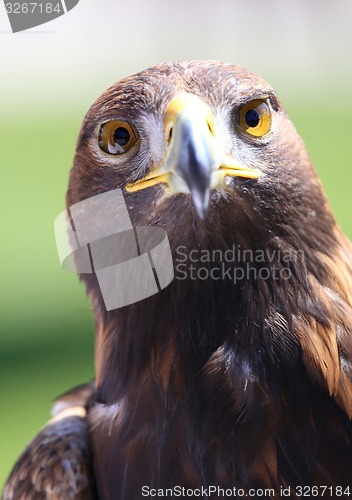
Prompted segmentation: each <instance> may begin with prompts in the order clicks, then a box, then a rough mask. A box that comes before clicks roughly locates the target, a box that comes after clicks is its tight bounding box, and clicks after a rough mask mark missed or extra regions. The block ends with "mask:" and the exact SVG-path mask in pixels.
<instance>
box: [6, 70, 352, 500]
mask: <svg viewBox="0 0 352 500" xmlns="http://www.w3.org/2000/svg"><path fill="white" fill-rule="evenodd" d="M116 188H120V189H122V190H123V194H124V198H125V202H126V205H127V207H128V211H129V215H130V217H131V221H132V223H133V226H136V227H138V226H157V227H160V228H163V229H164V230H165V231H166V232H167V234H168V239H169V242H170V247H171V252H172V256H173V261H174V264H175V278H174V280H173V281H172V283H171V284H170V285H169V286H168V287H166V288H165V289H163V290H161V291H160V292H159V293H157V294H154V295H153V296H151V297H149V298H146V299H144V300H141V301H139V302H136V303H134V304H130V305H128V306H125V307H121V308H119V309H114V310H110V311H107V310H106V308H105V306H104V302H103V300H102V295H101V291H100V288H99V286H98V282H97V278H96V275H95V274H81V279H82V280H83V281H84V282H85V285H86V288H87V293H88V294H89V296H90V297H91V300H92V307H93V311H94V316H95V321H96V352H95V364H96V377H95V382H94V384H91V385H88V386H86V387H81V388H78V389H76V390H73V391H72V392H71V393H68V394H67V395H65V396H63V397H62V398H61V399H59V401H58V403H57V405H56V413H57V415H56V416H55V417H54V419H53V420H52V421H50V422H49V423H48V424H47V426H46V427H44V429H43V430H42V431H41V432H40V433H39V434H38V436H37V437H36V438H35V439H34V440H33V441H32V443H31V444H30V445H29V446H28V448H27V449H26V450H25V451H24V454H23V455H22V457H21V458H20V459H19V461H18V463H17V464H16V466H15V468H14V470H13V472H12V474H11V476H10V478H9V481H8V484H7V486H6V487H5V492H4V494H3V499H4V500H11V499H12V500H16V499H26V500H27V499H28V500H30V499H64V500H70V499H93V498H96V499H97V498H100V499H104V500H110V499H111V500H137V499H138V500H140V499H141V498H144V497H146V498H152V497H153V496H155V495H157V496H158V497H162V496H168V497H171V498H176V497H178V496H179V493H180V492H181V493H182V492H183V493H184V494H187V495H188V496H194V497H202V498H207V497H211V498H227V497H228V496H229V494H230V493H231V491H232V492H233V496H236V495H234V493H236V491H235V490H236V489H237V493H239V495H237V496H241V494H242V493H243V495H244V496H246V495H247V496H252V497H253V498H260V497H261V496H262V495H263V491H264V490H265V491H270V492H271V496H272V497H273V496H276V497H280V496H282V495H283V491H285V494H286V496H288V494H289V496H290V497H291V498H292V497H295V496H301V495H303V493H304V492H306V494H307V496H318V497H323V496H324V494H325V495H328V496H330V497H332V498H348V495H349V494H351V493H352V491H349V489H348V488H349V487H350V486H351V483H352V423H351V417H352V249H351V244H350V242H349V241H348V239H347V238H346V237H345V236H344V235H343V234H342V232H341V230H340V228H339V227H338V225H337V224H336V222H335V220H334V217H333V215H332V213H331V210H330V207H329V205H328V202H327V199H326V197H325V194H324V192H323V189H322V186H321V183H320V181H319V180H318V178H317V176H316V173H315V171H314V168H313V166H312V164H311V161H310V159H309V157H308V155H307V152H306V150H305V147H304V144H303V142H302V140H301V139H300V138H299V136H298V134H297V132H296V131H295V129H294V127H293V125H292V123H291V122H290V120H289V118H288V117H287V115H286V113H285V111H284V109H283V107H282V105H281V103H280V101H279V100H278V98H277V96H276V93H275V92H274V90H273V89H272V88H271V87H270V86H269V85H268V84H267V83H266V82H265V81H263V80H262V79H261V78H259V77H257V76H256V75H254V74H252V73H250V72H249V71H247V70H246V69H244V68H242V67H239V66H234V65H232V64H227V63H220V62H207V61H191V62H175V63H168V64H161V65H159V66H156V67H153V68H150V69H147V70H145V71H142V72H141V73H138V74H136V75H133V76H130V77H128V78H125V79H123V80H121V81H119V82H117V83H116V84H115V85H113V86H112V87H111V88H109V89H108V90H107V91H106V92H104V93H103V95H102V96H101V97H99V99H98V100H97V101H96V102H95V103H94V104H93V105H92V107H91V108H90V109H89V111H88V113H87V115H86V117H85V119H84V122H83V125H82V129H81V133H80V136H79V139H78V145H77V151H76V156H75V160H74V166H73V168H72V171H71V175H70V181H69V189H68V194H67V205H68V207H71V206H72V205H74V204H76V203H78V202H80V201H82V200H86V199H89V198H91V197H93V196H95V195H98V194H101V193H105V192H109V191H112V190H114V189H116ZM226 252H227V254H226ZM231 252H232V253H231ZM230 253H231V255H234V254H236V255H235V257H236V258H232V259H229V258H225V257H226V255H229V254H230ZM180 264H182V266H183V267H182V268H181V267H180V266H179V265H180ZM177 266H179V267H177ZM214 269H216V270H217V272H216V273H215V272H214ZM200 270H202V273H200ZM268 270H269V271H268ZM265 271H266V272H265ZM274 271H275V273H274ZM314 488H315V489H314ZM324 488H325V489H324ZM323 489H324V491H323ZM324 492H325V493H324ZM316 493H318V494H316Z"/></svg>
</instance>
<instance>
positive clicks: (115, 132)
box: [99, 120, 139, 155]
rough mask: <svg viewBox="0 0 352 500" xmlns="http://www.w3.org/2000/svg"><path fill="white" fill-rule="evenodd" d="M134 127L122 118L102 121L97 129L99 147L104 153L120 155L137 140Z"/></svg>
mask: <svg viewBox="0 0 352 500" xmlns="http://www.w3.org/2000/svg"><path fill="white" fill-rule="evenodd" d="M138 138H139V136H138V134H137V132H136V130H135V128H134V127H133V126H132V125H131V124H130V123H128V122H125V121H122V120H111V121H109V122H106V123H103V124H102V126H101V127H100V131H99V147H100V149H102V150H103V151H104V152H105V153H108V154H111V155H121V154H124V153H127V151H129V150H130V149H131V148H132V146H134V144H136V142H137V141H138Z"/></svg>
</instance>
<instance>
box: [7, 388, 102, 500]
mask: <svg viewBox="0 0 352 500" xmlns="http://www.w3.org/2000/svg"><path fill="white" fill-rule="evenodd" d="M89 387H91V386H89ZM83 390H84V391H85V392H86V393H88V392H89V391H88V386H87V387H85V388H82V387H80V388H78V389H75V390H73V391H71V392H70V393H67V394H65V395H63V396H62V397H61V398H60V399H59V400H58V401H57V402H56V404H55V406H54V409H56V411H57V414H56V415H55V416H54V418H53V419H52V420H50V421H49V422H48V424H47V425H46V426H45V427H44V428H43V430H42V431H41V432H40V433H39V434H38V435H37V436H36V437H35V438H34V440H33V441H32V442H31V443H30V444H29V446H28V447H27V448H26V449H25V451H24V452H23V454H22V456H21V457H20V458H19V460H18V462H17V463H16V465H15V467H14V469H13V471H12V472H11V475H10V477H9V479H8V482H7V484H6V486H5V490H4V493H3V496H2V500H44V499H50V500H83V499H84V500H93V499H96V498H97V495H96V493H95V485H94V474H93V470H92V462H91V452H90V443H89V433H88V427H87V423H86V409H85V406H84V405H83V404H80V405H77V403H82V401H83V392H82V391H83ZM75 394H76V396H77V397H76V398H75ZM75 403H76V404H75Z"/></svg>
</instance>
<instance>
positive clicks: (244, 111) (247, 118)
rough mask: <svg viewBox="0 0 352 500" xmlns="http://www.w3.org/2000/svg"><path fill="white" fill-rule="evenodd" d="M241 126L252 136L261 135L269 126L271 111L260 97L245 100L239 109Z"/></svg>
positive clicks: (267, 130) (266, 131)
mask: <svg viewBox="0 0 352 500" xmlns="http://www.w3.org/2000/svg"><path fill="white" fill-rule="evenodd" d="M239 121H240V126H241V128H242V129H243V130H244V131H245V132H247V134H249V135H252V136H254V137H263V136H264V135H265V134H267V133H268V132H269V130H270V128H271V111H270V108H269V106H268V104H267V103H266V102H265V101H263V100H262V99H254V100H253V101H250V102H247V104H244V106H242V107H241V109H240V114H239Z"/></svg>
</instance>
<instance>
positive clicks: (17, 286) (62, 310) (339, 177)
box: [0, 0, 352, 488]
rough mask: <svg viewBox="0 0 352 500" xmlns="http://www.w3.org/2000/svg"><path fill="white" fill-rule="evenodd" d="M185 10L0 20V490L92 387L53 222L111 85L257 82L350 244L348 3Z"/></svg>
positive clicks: (89, 344) (87, 318)
mask: <svg viewBox="0 0 352 500" xmlns="http://www.w3.org/2000/svg"><path fill="white" fill-rule="evenodd" d="M188 3H189V2H188ZM81 4H82V5H81ZM195 4H196V5H198V10H197V8H196V7H194V6H189V7H187V3H186V2H185V3H184V5H183V2H181V6H179V7H178V10H177V11H176V10H175V12H174V11H173V10H172V8H171V7H170V5H171V4H170V5H169V7H168V10H167V9H166V10H165V7H163V5H166V4H162V3H161V1H160V0H158V1H156V0H154V1H153V2H151V4H150V8H151V9H152V10H151V12H149V10H148V9H149V8H148V6H147V7H145V5H146V4H143V5H144V7H143V6H142V2H141V1H140V0H139V1H138V2H137V4H136V6H135V8H136V15H134V16H133V22H132V17H130V18H128V19H129V20H130V21H131V22H126V23H124V24H125V25H126V26H122V25H121V20H120V22H119V19H120V18H121V9H120V7H119V6H118V3H113V2H112V1H110V0H109V1H106V3H105V4H104V6H102V7H101V8H98V7H97V3H94V2H93V1H91V0H86V3H85V5H83V0H82V2H81V3H80V4H79V6H77V7H76V8H75V9H74V10H73V11H72V13H71V14H70V15H67V16H65V19H61V20H58V21H56V22H53V23H51V24H50V28H49V25H48V27H45V28H43V27H42V28H41V29H42V31H40V30H39V29H38V30H37V31H34V32H33V31H32V32H28V33H26V34H19V35H18V36H17V35H12V34H10V33H8V27H7V25H6V22H7V21H6V19H5V18H3V19H2V20H1V23H2V24H1V23H0V30H1V29H3V30H4V31H0V49H1V50H2V52H1V55H2V58H3V59H2V69H3V70H4V71H3V73H2V75H1V76H2V78H1V80H0V86H1V87H0V88H1V94H0V111H1V113H0V151H1V160H0V165H1V246H0V248H1V263H2V267H1V290H0V320H1V321H0V331H1V335H0V384H1V412H0V488H1V486H2V484H3V483H4V481H5V479H6V477H7V475H8V473H9V471H10V468H11V466H12V465H13V463H14V461H15V460H16V458H17V457H18V455H19V453H20V452H21V450H22V449H23V447H24V446H25V444H26V443H27V442H28V441H29V440H30V439H31V438H32V437H33V435H34V434H35V433H36V432H37V431H38V430H39V429H40V427H41V426H42V425H43V424H44V423H45V421H46V420H47V419H48V417H49V409H50V405H51V402H52V400H53V398H54V397H55V396H57V395H59V394H60V393H62V392H64V391H65V390H67V389H69V388H70V387H72V386H74V385H76V384H79V383H81V382H84V381H87V380H89V379H91V378H92V377H93V376H94V367H93V345H94V327H93V320H92V315H91V312H90V305H89V302H88V300H87V299H86V297H85V293H84V289H83V286H82V285H80V284H79V283H78V279H77V277H76V276H74V275H73V274H69V273H65V272H64V271H62V269H61V268H60V265H59V262H58V258H57V253H56V247H55V241H54V232H53V221H54V218H55V217H56V216H57V215H58V214H59V213H60V212H61V211H62V210H63V209H64V198H65V192H66V187H67V182H68V173H69V169H70V167H71V164H72V158H73V155H74V149H75V142H76V138H77V135H78V132H79V128H80V124H81V121H82V119H83V116H84V113H85V111H86V109H87V108H88V106H89V105H90V104H91V102H93V100H94V99H95V98H96V97H97V96H98V95H99V94H100V92H101V91H103V90H104V89H105V88H106V87H107V86H108V85H110V84H111V83H113V82H114V81H115V80H117V79H118V78H120V77H121V76H123V75H125V74H129V73H131V72H134V71H138V70H140V69H143V68H144V67H146V66H149V65H152V64H156V63H158V62H161V61H162V60H172V59H191V58H214V59H223V60H228V61H232V62H237V63H240V64H243V65H246V66H248V67H249V68H250V69H251V70H253V71H255V72H257V73H259V74H261V75H262V76H264V77H265V78H266V79H267V80H269V81H270V83H271V84H272V85H273V86H274V87H275V88H276V89H277V90H278V93H279V96H280V97H281V100H282V101H283V103H284V105H285V107H286V109H287V111H288V113H289V115H290V117H291V119H292V121H293V122H294V124H295V125H296V127H297V129H298V131H299V132H300V134H301V135H302V136H303V138H304V140H305V143H306V146H307V148H308V151H309V153H310V155H311V158H312V160H313V162H314V164H315V166H316V168H317V170H318V173H319V175H320V177H321V179H322V181H323V184H324V186H325V190H326V192H327V194H328V197H329V200H330V203H331V205H332V207H333V210H334V213H335V215H336V218H337V220H338V221H339V223H340V225H341V226H342V228H343V229H344V231H345V232H346V233H347V234H348V235H349V237H352V220H351V217H350V214H351V206H352V205H351V183H352V161H351V159H352V158H351V156H352V152H351V151H352V148H351V132H352V127H351V110H352V109H351V108H352V106H351V102H352V85H351V83H352V71H351V57H350V52H351V46H352V45H351V35H350V31H351V30H350V29H349V31H345V30H344V29H343V28H344V26H345V23H346V22H347V21H346V19H347V20H348V15H349V14H350V13H351V9H350V6H349V4H348V3H347V2H344V1H342V0H341V1H340V0H339V1H337V2H336V3H334V6H332V5H330V7H329V8H327V7H326V4H325V2H321V3H315V2H312V4H313V6H314V5H315V8H312V6H310V7H308V6H307V4H305V3H304V1H303V0H300V1H299V2H297V4H296V5H297V6H298V10H297V9H296V10H292V5H291V7H290V8H289V7H287V8H288V10H287V11H285V9H282V7H279V4H278V2H275V1H274V0H272V1H269V2H268V5H267V7H266V12H263V11H261V10H259V11H258V14H257V15H256V16H254V15H253V12H254V10H253V9H255V8H256V5H257V6H258V9H259V6H260V3H259V2H256V1H254V2H251V6H250V8H249V7H248V6H246V4H245V2H232V3H230V2H226V1H224V2H217V4H216V6H215V7H214V6H212V7H210V4H209V6H207V5H206V4H202V10H200V8H199V6H200V4H199V3H197V2H196V3H195ZM124 5H126V4H124ZM280 5H281V4H280ZM287 5H288V4H287ZM121 8H122V7H121ZM139 8H140V9H142V10H143V8H144V9H145V10H144V11H143V12H140V13H139V14H138V12H139V11H138V9H139ZM153 9H154V10H153ZM190 9H193V10H190ZM214 9H215V10H214ZM228 9H230V11H228ZM250 9H251V10H250ZM280 9H281V10H280ZM329 9H330V10H329ZM221 12H224V13H225V14H224V19H222V18H221V16H220V14H221ZM0 14H2V12H1V11H0ZM127 14H128V13H127ZM137 14H138V15H137ZM119 16H120V17H119ZM82 19H84V20H85V22H84V23H83V24H82ZM231 21H232V30H231ZM182 23H183V24H182ZM49 29H52V30H53V32H52V33H51V32H48V31H45V30H49ZM31 33H32V34H31ZM302 182H304V179H302Z"/></svg>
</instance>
